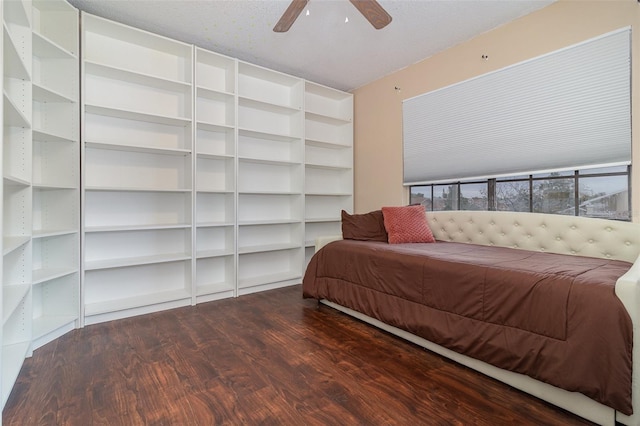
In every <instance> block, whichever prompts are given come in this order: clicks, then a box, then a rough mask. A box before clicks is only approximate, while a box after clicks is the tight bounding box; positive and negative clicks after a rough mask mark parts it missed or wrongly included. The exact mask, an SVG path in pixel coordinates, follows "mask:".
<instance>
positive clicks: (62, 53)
mask: <svg viewBox="0 0 640 426" xmlns="http://www.w3.org/2000/svg"><path fill="white" fill-rule="evenodd" d="M32 36H33V47H32V49H33V55H34V56H38V57H40V58H58V59H78V58H77V56H76V54H75V53H73V52H70V51H69V50H67V49H65V48H64V47H62V46H60V45H59V44H58V43H56V42H55V41H53V40H51V39H50V38H49V37H47V36H45V35H43V34H40V33H39V32H38V31H32Z"/></svg>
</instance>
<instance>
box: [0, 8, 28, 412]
mask: <svg viewBox="0 0 640 426" xmlns="http://www.w3.org/2000/svg"><path fill="white" fill-rule="evenodd" d="M1 6H2V33H3V34H2V52H3V79H2V95H3V96H2V97H3V102H2V118H3V139H2V177H3V185H2V353H1V355H0V362H2V370H1V376H0V377H1V382H2V388H1V391H2V405H3V406H4V404H5V402H6V401H7V398H8V396H9V393H10V392H11V388H12V387H13V384H14V383H15V380H16V378H17V376H18V373H19V371H20V368H21V367H22V363H23V361H24V359H25V357H26V356H27V355H28V354H29V353H30V350H31V336H32V316H31V312H32V297H31V282H32V274H33V271H32V268H31V260H32V256H33V245H32V240H31V237H32V223H33V219H32V199H33V187H32V178H33V177H32V141H31V135H32V128H33V124H32V123H33V119H32V118H33V115H32V111H31V97H32V64H31V62H32V60H31V52H32V43H31V37H32V35H31V2H27V1H20V0H6V1H3V2H2V4H1Z"/></svg>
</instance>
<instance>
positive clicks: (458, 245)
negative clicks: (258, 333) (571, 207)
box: [303, 211, 640, 424]
mask: <svg viewBox="0 0 640 426" xmlns="http://www.w3.org/2000/svg"><path fill="white" fill-rule="evenodd" d="M427 219H428V223H429V225H430V228H431V230H432V232H433V234H434V237H435V238H436V239H437V241H438V242H437V243H435V244H424V243H417V244H416V243H408V244H387V243H385V242H381V241H358V240H346V239H345V240H343V239H342V236H335V237H329V238H326V239H319V240H318V242H317V252H316V254H315V255H314V256H313V258H312V259H311V261H310V263H309V266H308V268H307V272H306V274H305V278H304V280H303V294H304V296H305V297H312V298H316V299H319V300H321V301H322V302H323V303H325V304H328V305H329V306H332V307H334V308H336V309H340V310H342V311H343V312H346V313H348V314H350V315H353V316H356V317H357V318H360V319H363V320H365V321H368V322H370V323H372V324H374V325H376V326H379V327H381V328H383V329H385V330H387V331H390V332H393V333H395V334H397V335H400V336H401V337H404V338H407V339H409V340H411V341H413V342H414V343H418V344H420V345H422V346H424V347H426V348H428V349H430V350H433V351H435V352H437V353H440V354H441V355H444V356H447V357H449V358H451V359H454V360H455V361H458V362H461V363H462V364H464V365H467V366H469V367H471V368H474V369H476V370H479V371H481V372H483V373H485V374H488V375H490V376H492V377H495V378H497V379H499V380H502V381H504V382H506V383H508V384H510V385H512V386H514V387H517V388H519V389H522V390H524V391H526V392H529V393H531V394H532V395H535V396H538V397H541V398H542V399H545V400H547V401H549V402H551V403H553V404H556V405H558V406H560V407H562V408H565V409H567V410H569V411H571V412H574V413H576V414H578V415H580V416H583V417H585V418H587V419H589V420H592V421H595V422H597V423H600V424H614V423H615V422H616V421H618V422H621V423H624V424H639V422H640V421H639V420H638V419H639V418H640V416H638V411H639V410H634V407H640V406H639V405H637V401H638V390H637V383H638V380H637V376H638V369H637V368H633V367H634V364H635V363H637V361H635V362H634V360H638V356H637V353H638V348H637V346H638V345H635V346H634V345H633V339H634V333H633V331H634V330H635V327H636V325H637V312H636V310H637V306H638V300H640V299H639V298H638V287H639V284H638V280H639V277H640V267H638V266H637V265H635V263H634V262H635V260H636V259H637V257H638V254H639V253H640V235H639V234H640V232H638V231H639V228H638V225H636V224H633V223H627V222H617V221H609V220H603V219H592V218H580V217H568V216H559V215H546V214H532V213H511V212H468V211H467V212H464V211H453V212H429V213H427ZM336 240H338V241H336ZM324 246H326V247H325V248H323V247H324ZM514 283H515V284H517V285H514ZM507 296H508V297H507ZM587 307H588V308H587ZM634 413H635V414H634Z"/></svg>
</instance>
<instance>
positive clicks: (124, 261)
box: [84, 253, 191, 271]
mask: <svg viewBox="0 0 640 426" xmlns="http://www.w3.org/2000/svg"><path fill="white" fill-rule="evenodd" d="M185 260H191V255H190V254H187V253H170V254H159V255H153V256H139V257H128V258H118V259H105V260H90V261H85V262H84V269H85V271H98V270H102V269H116V268H128V267H132V266H143V265H153V264H156V263H170V262H183V261H185Z"/></svg>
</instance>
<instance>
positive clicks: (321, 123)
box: [304, 81, 353, 265]
mask: <svg viewBox="0 0 640 426" xmlns="http://www.w3.org/2000/svg"><path fill="white" fill-rule="evenodd" d="M304 128H305V146H304V153H305V160H304V170H305V252H306V253H305V254H306V255H305V265H306V263H308V261H309V259H310V258H311V256H312V255H313V252H314V244H315V239H316V238H317V237H319V236H321V235H336V234H337V235H340V234H341V233H342V229H341V217H340V211H341V210H343V209H344V210H346V211H348V212H350V213H351V212H352V209H353V96H352V95H351V94H349V93H345V92H341V91H339V90H335V89H332V88H329V87H325V86H321V85H319V84H316V83H311V82H309V81H307V82H305V127H304Z"/></svg>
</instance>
